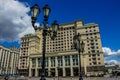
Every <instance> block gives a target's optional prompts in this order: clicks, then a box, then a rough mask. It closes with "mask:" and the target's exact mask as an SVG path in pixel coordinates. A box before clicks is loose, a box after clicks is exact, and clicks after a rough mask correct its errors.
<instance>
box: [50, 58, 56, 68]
mask: <svg viewBox="0 0 120 80" xmlns="http://www.w3.org/2000/svg"><path fill="white" fill-rule="evenodd" d="M51 67H55V57H51Z"/></svg>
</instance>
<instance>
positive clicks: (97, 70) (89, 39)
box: [19, 20, 105, 77]
mask: <svg viewBox="0 0 120 80" xmlns="http://www.w3.org/2000/svg"><path fill="white" fill-rule="evenodd" d="M59 27H60V28H59V31H58V32H57V37H56V38H55V39H54V40H52V39H51V38H50V35H49V34H48V35H47V37H46V39H47V40H46V54H45V55H46V59H45V72H46V76H58V75H59V76H78V75H79V61H80V60H79V58H80V57H79V56H78V51H76V50H75V49H74V46H73V45H74V44H73V37H74V36H75V35H77V34H78V33H80V34H81V41H83V42H84V43H85V51H84V53H81V64H82V74H83V75H98V74H103V72H104V69H105V66H104V57H103V51H102V44H101V37H100V31H99V26H98V24H95V23H90V24H84V23H83V21H82V20H76V21H74V22H70V23H66V24H60V26H59ZM42 32H43V30H42V29H41V28H38V29H37V30H36V31H35V34H33V35H32V34H29V35H25V36H24V37H22V38H21V49H20V51H21V52H20V59H19V71H20V74H24V75H25V74H26V75H27V74H28V73H29V76H36V77H37V76H40V74H41V69H42V68H41V63H42V47H43V45H42V43H43V36H42Z"/></svg>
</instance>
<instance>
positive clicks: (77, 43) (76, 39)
mask: <svg viewBox="0 0 120 80" xmlns="http://www.w3.org/2000/svg"><path fill="white" fill-rule="evenodd" d="M73 41H74V47H75V49H76V50H77V51H78V52H79V70H80V72H79V73H80V74H79V80H83V78H82V71H81V54H80V52H82V53H83V52H84V47H85V44H84V42H83V41H82V42H81V35H80V33H78V34H77V35H75V36H74V38H73Z"/></svg>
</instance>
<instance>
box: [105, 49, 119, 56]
mask: <svg viewBox="0 0 120 80" xmlns="http://www.w3.org/2000/svg"><path fill="white" fill-rule="evenodd" d="M103 52H104V55H105V56H112V55H117V54H120V50H118V51H113V50H111V49H110V48H108V47H103Z"/></svg>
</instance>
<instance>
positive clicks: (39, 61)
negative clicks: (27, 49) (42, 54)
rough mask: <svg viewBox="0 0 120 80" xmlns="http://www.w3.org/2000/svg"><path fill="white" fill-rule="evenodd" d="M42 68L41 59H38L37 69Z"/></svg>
mask: <svg viewBox="0 0 120 80" xmlns="http://www.w3.org/2000/svg"><path fill="white" fill-rule="evenodd" d="M41 66H42V58H38V67H41Z"/></svg>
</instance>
